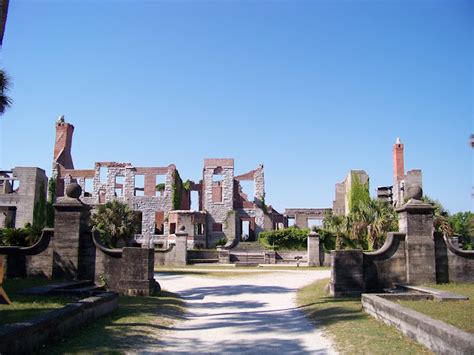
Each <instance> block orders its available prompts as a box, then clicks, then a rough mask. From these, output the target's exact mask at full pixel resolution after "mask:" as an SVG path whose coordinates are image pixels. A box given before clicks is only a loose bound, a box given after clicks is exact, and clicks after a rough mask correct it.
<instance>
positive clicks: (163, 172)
mask: <svg viewBox="0 0 474 355" xmlns="http://www.w3.org/2000/svg"><path fill="white" fill-rule="evenodd" d="M73 132H74V126H73V125H72V124H69V123H67V122H65V121H64V119H63V118H61V119H59V120H58V122H57V123H56V141H55V147H54V159H53V177H52V178H53V179H54V180H55V181H56V195H57V197H61V196H63V195H64V191H65V189H66V187H67V186H68V185H69V184H70V183H72V182H77V183H78V184H79V185H80V186H81V187H82V195H81V197H80V198H81V200H82V201H83V202H84V203H86V204H88V205H91V206H95V205H98V204H102V203H105V202H107V201H110V200H112V199H118V200H121V201H123V202H125V203H127V204H128V205H129V206H130V207H131V208H132V209H133V210H134V211H135V213H136V216H137V219H139V220H140V221H141V230H139V231H138V233H137V235H136V236H135V237H136V240H137V241H138V242H141V243H150V244H152V243H154V244H158V245H159V244H162V245H165V244H166V243H167V241H168V236H172V235H173V234H175V232H176V231H178V230H182V228H184V230H185V231H186V232H187V233H188V247H190V248H193V247H197V248H206V247H213V246H215V245H216V243H217V242H218V241H221V242H222V241H223V239H224V238H225V239H226V243H228V244H231V243H235V242H238V241H240V240H246V241H254V240H256V239H257V236H258V234H259V233H260V232H261V231H264V230H274V229H279V228H283V227H285V226H287V218H286V217H285V216H284V215H282V214H280V213H278V212H277V211H275V210H274V209H273V208H272V207H271V206H267V205H266V203H265V177H264V168H263V165H259V166H258V167H257V168H256V169H254V170H251V171H249V172H246V173H244V174H239V175H236V174H235V170H234V159H220V158H219V159H205V160H204V166H203V172H202V179H201V180H200V181H197V182H195V181H190V180H186V181H183V179H182V178H181V176H180V175H179V172H178V170H177V168H176V166H175V165H173V164H170V165H168V166H161V167H139V166H133V165H132V164H131V163H122V162H120V163H118V162H97V163H95V166H94V168H93V169H87V170H83V169H75V168H74V164H73V159H72V155H71V147H72V137H73ZM244 182H250V184H251V185H252V186H253V195H250V196H249V195H248V194H246V193H245V192H244V190H243V188H242V185H243V183H244ZM192 196H194V198H197V200H198V203H197V206H198V209H197V210H191V202H192V201H191V197H192Z"/></svg>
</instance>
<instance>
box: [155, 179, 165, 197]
mask: <svg viewBox="0 0 474 355" xmlns="http://www.w3.org/2000/svg"><path fill="white" fill-rule="evenodd" d="M165 187H166V175H156V179H155V196H163V194H164V192H165Z"/></svg>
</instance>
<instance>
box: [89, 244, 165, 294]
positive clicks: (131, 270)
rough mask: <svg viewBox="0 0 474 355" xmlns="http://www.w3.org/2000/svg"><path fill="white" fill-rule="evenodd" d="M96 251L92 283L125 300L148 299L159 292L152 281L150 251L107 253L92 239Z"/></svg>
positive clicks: (123, 249) (140, 249)
mask: <svg viewBox="0 0 474 355" xmlns="http://www.w3.org/2000/svg"><path fill="white" fill-rule="evenodd" d="M93 240H94V243H95V245H96V248H97V253H96V259H95V275H94V280H95V282H96V283H97V284H100V283H103V282H105V283H106V284H107V289H109V290H112V291H116V292H118V293H120V294H123V295H128V296H149V295H151V294H152V293H153V292H154V291H155V290H158V289H159V284H158V283H157V282H156V281H155V279H154V260H155V258H154V250H153V249H148V248H122V249H108V248H105V247H103V246H102V245H100V244H99V243H98V241H97V238H95V237H94V238H93Z"/></svg>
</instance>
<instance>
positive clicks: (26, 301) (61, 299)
mask: <svg viewBox="0 0 474 355" xmlns="http://www.w3.org/2000/svg"><path fill="white" fill-rule="evenodd" d="M57 282H58V281H57V280H56V281H51V280H46V279H7V280H4V282H3V288H4V290H5V292H6V293H7V295H8V297H9V298H10V301H12V304H11V305H4V304H0V325H4V324H9V323H16V322H21V321H26V320H28V319H32V318H34V317H36V316H39V315H40V314H42V313H45V312H49V311H52V310H53V309H56V308H60V307H62V306H64V305H65V304H67V303H71V302H75V301H76V300H77V298H76V297H73V296H34V295H21V294H20V292H21V291H22V290H23V289H25V288H29V287H34V286H42V285H46V284H48V283H57Z"/></svg>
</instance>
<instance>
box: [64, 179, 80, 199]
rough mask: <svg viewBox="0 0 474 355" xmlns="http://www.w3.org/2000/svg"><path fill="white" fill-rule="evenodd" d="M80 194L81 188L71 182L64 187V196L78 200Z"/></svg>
mask: <svg viewBox="0 0 474 355" xmlns="http://www.w3.org/2000/svg"><path fill="white" fill-rule="evenodd" d="M81 193H82V187H81V186H80V185H79V184H76V183H75V182H73V183H72V184H69V185H68V186H67V187H66V196H67V197H71V198H79V197H80V196H81Z"/></svg>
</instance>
